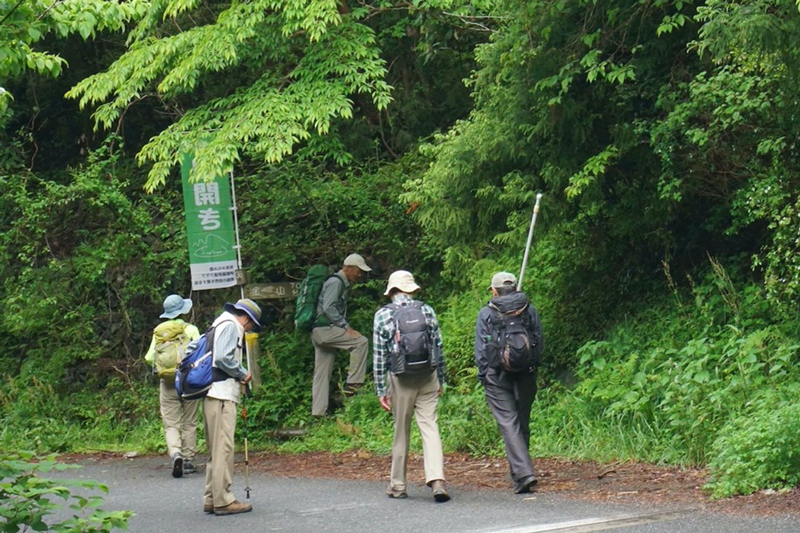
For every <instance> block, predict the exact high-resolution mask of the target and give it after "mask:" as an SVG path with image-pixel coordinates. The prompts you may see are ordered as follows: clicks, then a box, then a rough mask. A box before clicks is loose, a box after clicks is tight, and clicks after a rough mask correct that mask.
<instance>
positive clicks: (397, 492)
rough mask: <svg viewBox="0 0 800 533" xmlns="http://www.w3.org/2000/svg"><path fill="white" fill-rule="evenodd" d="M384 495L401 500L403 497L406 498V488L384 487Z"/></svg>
mask: <svg viewBox="0 0 800 533" xmlns="http://www.w3.org/2000/svg"><path fill="white" fill-rule="evenodd" d="M386 495H387V496H389V497H390V498H394V499H396V500H403V499H405V498H408V493H407V492H406V489H398V488H395V487H392V486H390V487H389V488H388V489H386Z"/></svg>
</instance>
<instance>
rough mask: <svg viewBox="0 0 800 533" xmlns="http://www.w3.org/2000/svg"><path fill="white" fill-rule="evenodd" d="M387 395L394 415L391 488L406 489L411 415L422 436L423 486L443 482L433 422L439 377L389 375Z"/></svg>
mask: <svg viewBox="0 0 800 533" xmlns="http://www.w3.org/2000/svg"><path fill="white" fill-rule="evenodd" d="M389 396H390V398H391V400H392V415H393V416H394V441H393V442H392V478H391V487H392V488H394V489H397V490H405V489H406V467H407V465H408V441H409V437H410V431H411V415H416V419H417V426H419V433H420V436H421V437H422V454H423V457H424V461H425V483H426V484H428V485H430V484H431V482H432V481H436V480H437V479H441V480H442V481H444V456H443V454H442V440H441V438H440V437H439V426H438V424H437V423H436V405H437V403H438V402H439V378H438V377H437V375H436V371H433V372H431V373H430V374H422V375H419V376H395V375H394V374H391V373H390V374H389Z"/></svg>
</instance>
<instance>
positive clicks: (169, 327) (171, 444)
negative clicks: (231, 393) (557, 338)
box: [144, 294, 200, 478]
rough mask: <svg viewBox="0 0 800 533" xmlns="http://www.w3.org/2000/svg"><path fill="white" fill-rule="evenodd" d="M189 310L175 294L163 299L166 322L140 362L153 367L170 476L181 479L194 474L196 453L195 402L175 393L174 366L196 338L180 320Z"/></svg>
mask: <svg viewBox="0 0 800 533" xmlns="http://www.w3.org/2000/svg"><path fill="white" fill-rule="evenodd" d="M191 309H192V301H191V300H190V299H188V298H182V297H181V296H179V295H177V294H170V295H169V296H167V298H166V299H165V300H164V312H163V313H162V314H161V316H160V318H166V319H167V320H166V321H164V322H162V323H161V324H159V325H158V326H157V327H156V329H155V331H154V332H153V339H152V341H150V349H149V350H147V354H146V355H145V356H144V360H145V361H146V362H147V363H148V364H150V365H152V366H153V372H154V373H156V374H158V376H159V377H160V378H161V379H160V380H159V395H158V399H159V403H160V405H161V421H162V422H163V424H164V435H165V437H166V440H167V454H169V456H170V458H171V459H172V476H173V477H176V478H177V477H181V476H183V474H184V473H187V474H188V473H190V472H194V465H193V464H192V461H193V460H194V455H195V453H196V452H197V407H198V402H197V401H196V400H195V401H191V400H181V399H180V398H179V397H178V393H177V392H175V367H176V366H177V364H178V362H179V361H180V360H181V359H182V358H183V355H184V354H185V352H186V346H187V345H188V344H189V343H190V342H191V341H193V340H195V339H197V338H198V337H199V336H200V332H199V331H198V330H197V328H196V327H195V326H193V325H191V324H189V323H187V322H185V321H184V320H182V319H181V318H178V317H180V316H183V315H186V314H188V313H189V311H191Z"/></svg>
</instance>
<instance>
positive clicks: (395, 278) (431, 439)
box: [372, 270, 450, 502]
mask: <svg viewBox="0 0 800 533" xmlns="http://www.w3.org/2000/svg"><path fill="white" fill-rule="evenodd" d="M417 290H419V285H417V284H416V282H415V281H414V276H413V275H412V274H411V273H410V272H406V271H405V270H398V271H397V272H394V273H393V274H392V275H391V276H389V283H388V286H387V288H386V292H385V293H384V295H386V296H388V297H389V298H390V299H391V300H392V304H390V305H388V306H385V307H382V308H381V309H380V310H378V312H377V313H375V320H374V327H373V342H372V346H373V374H374V378H375V392H376V393H377V395H378V398H379V399H380V403H381V407H383V409H384V410H386V411H390V412H391V413H392V415H393V417H394V441H393V442H392V473H391V481H390V483H389V488H388V489H387V490H386V494H387V495H388V496H389V497H390V498H398V499H400V498H407V497H408V493H407V492H406V466H407V464H408V441H409V433H410V429H411V416H412V415H416V419H417V426H418V427H419V432H420V436H421V437H422V450H423V455H424V459H425V483H426V484H427V485H428V486H429V487H431V490H432V491H433V497H434V499H435V500H436V501H437V502H446V501H448V500H449V499H450V495H449V494H448V493H447V488H446V487H445V479H444V456H443V454H442V440H441V438H440V437H439V426H438V424H437V422H436V406H437V404H438V401H439V396H440V395H441V394H442V384H443V383H444V354H443V350H442V348H443V344H442V336H441V333H440V332H439V323H438V322H437V321H436V313H435V312H434V311H433V308H431V306H429V305H427V304H424V303H422V302H415V301H414V300H413V299H412V297H411V295H412V294H413V293H414V292H416V291H417ZM414 305H417V306H419V311H421V312H422V315H423V316H424V317H425V328H424V329H425V333H426V334H427V338H428V343H429V344H428V346H429V348H430V352H431V353H430V358H429V362H427V361H426V363H425V365H426V366H423V367H421V368H422V370H416V371H414V372H410V371H408V372H402V373H398V369H397V368H395V369H393V368H392V360H393V353H392V352H393V351H394V350H395V349H396V348H397V346H396V344H397V343H396V340H395V337H396V329H397V328H396V322H395V312H396V310H397V309H398V308H399V307H401V306H404V307H405V306H414ZM401 331H404V330H401ZM395 360H396V359H395Z"/></svg>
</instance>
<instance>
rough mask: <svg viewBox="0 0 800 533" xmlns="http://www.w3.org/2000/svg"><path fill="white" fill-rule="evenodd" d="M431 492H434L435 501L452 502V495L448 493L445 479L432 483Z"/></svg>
mask: <svg viewBox="0 0 800 533" xmlns="http://www.w3.org/2000/svg"><path fill="white" fill-rule="evenodd" d="M431 490H432V491H433V499H434V500H436V501H437V502H439V503H444V502H446V501H450V495H449V494H448V493H447V488H446V487H445V485H444V480H443V479H437V480H436V481H432V482H431Z"/></svg>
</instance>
